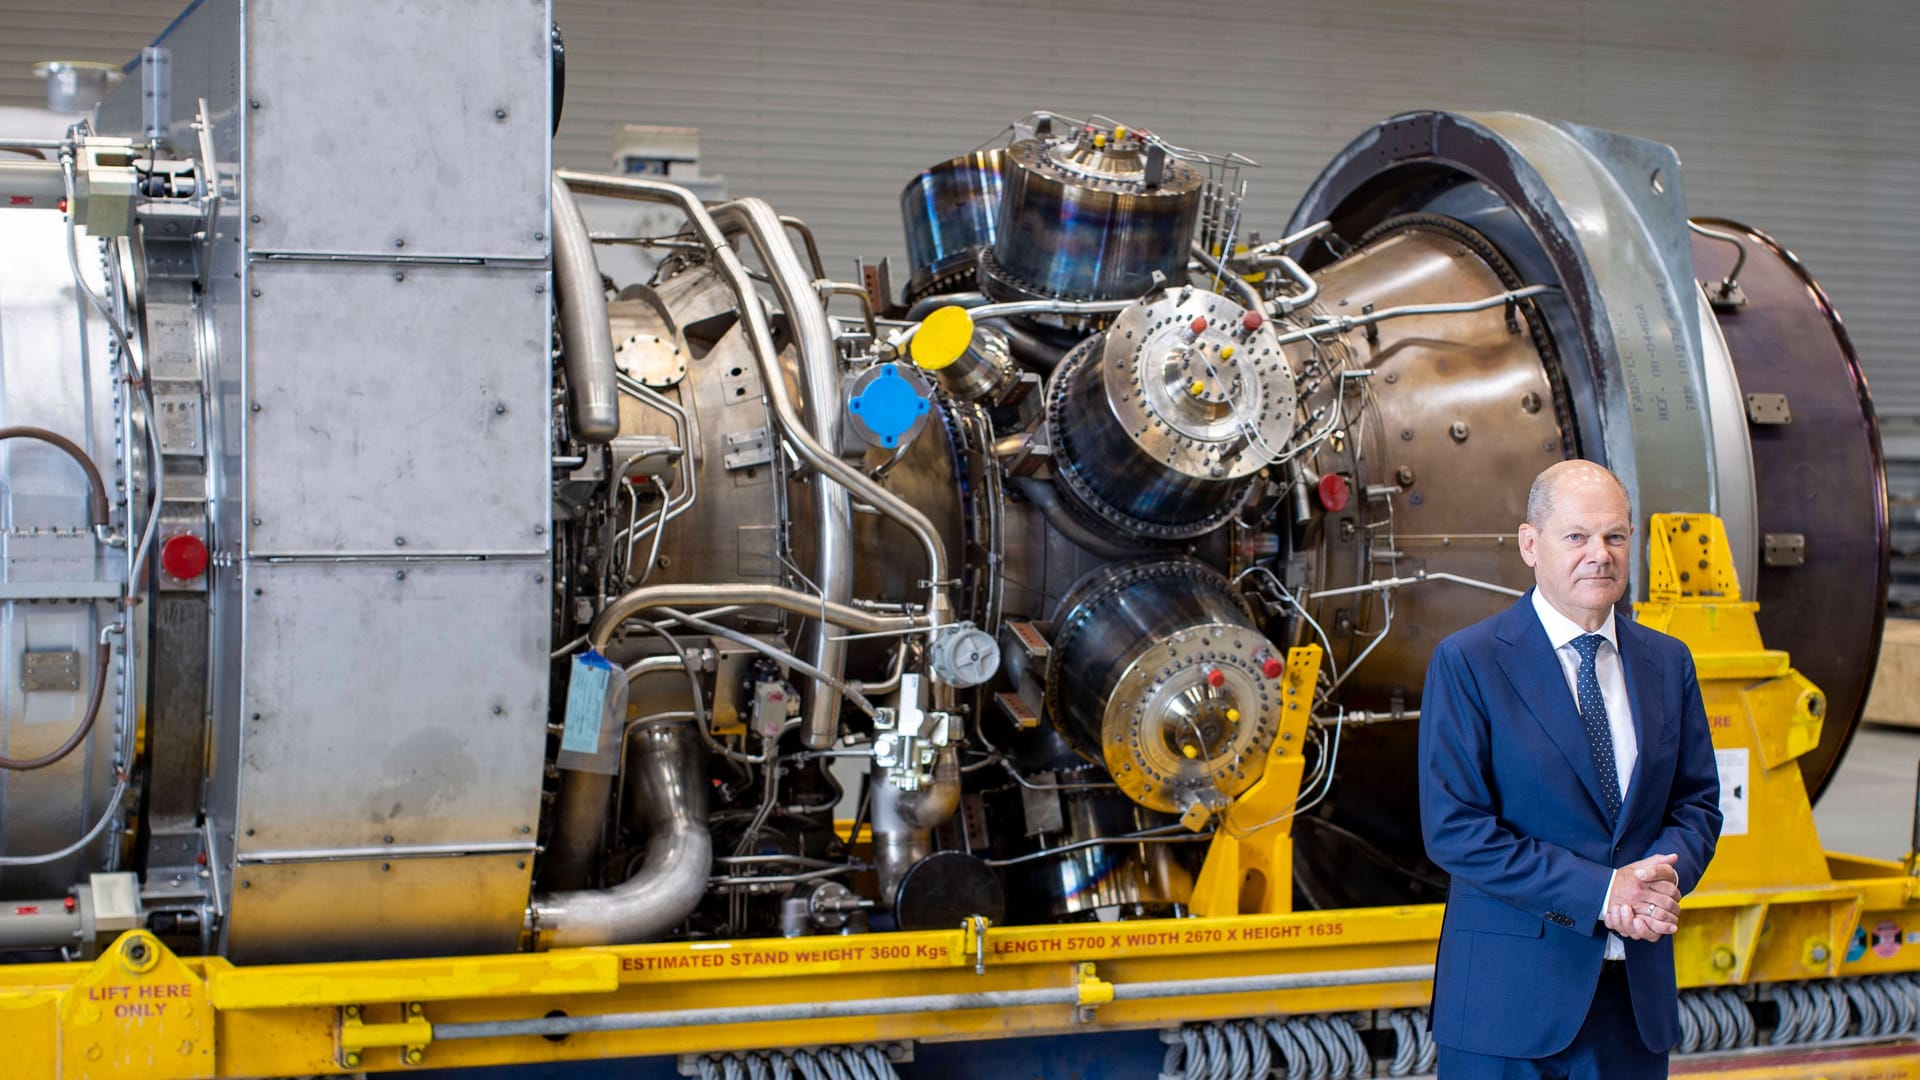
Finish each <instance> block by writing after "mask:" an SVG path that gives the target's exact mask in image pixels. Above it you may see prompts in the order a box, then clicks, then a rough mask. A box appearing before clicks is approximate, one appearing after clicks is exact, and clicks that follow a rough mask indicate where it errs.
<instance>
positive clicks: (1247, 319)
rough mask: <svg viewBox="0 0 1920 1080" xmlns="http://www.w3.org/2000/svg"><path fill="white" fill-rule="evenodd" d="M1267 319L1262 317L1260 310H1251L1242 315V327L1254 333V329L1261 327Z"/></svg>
mask: <svg viewBox="0 0 1920 1080" xmlns="http://www.w3.org/2000/svg"><path fill="white" fill-rule="evenodd" d="M1266 321H1267V320H1265V319H1263V318H1261V317H1260V313H1259V312H1257V311H1249V312H1247V313H1246V314H1245V315H1242V316H1241V317H1240V328H1241V329H1243V330H1245V331H1247V332H1248V333H1252V332H1253V331H1255V330H1258V329H1260V324H1261V323H1263V322H1266Z"/></svg>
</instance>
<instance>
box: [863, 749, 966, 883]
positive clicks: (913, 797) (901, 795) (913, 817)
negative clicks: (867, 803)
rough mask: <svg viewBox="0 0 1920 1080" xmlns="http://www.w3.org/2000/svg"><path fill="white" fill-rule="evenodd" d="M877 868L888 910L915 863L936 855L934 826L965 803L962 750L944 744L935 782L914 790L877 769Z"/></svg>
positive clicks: (874, 781) (937, 759) (874, 778)
mask: <svg viewBox="0 0 1920 1080" xmlns="http://www.w3.org/2000/svg"><path fill="white" fill-rule="evenodd" d="M872 790H873V869H874V873H875V874H876V875H877V876H878V877H879V879H880V902H881V903H882V904H885V905H886V906H887V907H888V908H892V907H893V901H894V898H895V896H896V895H898V892H899V889H900V879H902V878H904V877H905V876H906V874H907V871H908V870H910V869H912V867H913V864H914V863H917V862H919V861H920V860H921V859H924V858H926V857H927V856H929V855H931V854H933V828H934V826H936V825H939V824H940V823H942V822H944V821H946V820H947V819H948V818H950V817H952V816H953V812H954V810H955V809H957V808H958V807H959V805H960V752H959V751H958V750H956V749H955V748H954V747H951V746H943V747H941V748H940V751H939V754H938V756H936V757H935V758H934V761H933V781H932V782H931V783H929V784H926V785H925V786H923V787H921V788H919V789H917V790H915V791H902V790H900V789H899V788H897V787H895V786H894V785H893V783H892V782H891V781H889V780H888V779H887V770H885V769H883V768H880V767H878V766H875V767H874V770H873V775H872Z"/></svg>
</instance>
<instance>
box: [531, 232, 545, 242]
mask: <svg viewBox="0 0 1920 1080" xmlns="http://www.w3.org/2000/svg"><path fill="white" fill-rule="evenodd" d="M533 238H534V239H535V240H545V239H546V238H547V234H546V233H543V232H537V233H534V234H533Z"/></svg>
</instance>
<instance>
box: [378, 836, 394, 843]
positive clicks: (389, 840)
mask: <svg viewBox="0 0 1920 1080" xmlns="http://www.w3.org/2000/svg"><path fill="white" fill-rule="evenodd" d="M380 839H381V841H382V842H383V843H388V844H391V843H393V837H392V836H391V835H388V836H383V837H381V838H380Z"/></svg>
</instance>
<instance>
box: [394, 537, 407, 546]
mask: <svg viewBox="0 0 1920 1080" xmlns="http://www.w3.org/2000/svg"><path fill="white" fill-rule="evenodd" d="M393 546H394V547H406V546H407V538H406V537H404V536H396V537H394V538H393Z"/></svg>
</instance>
